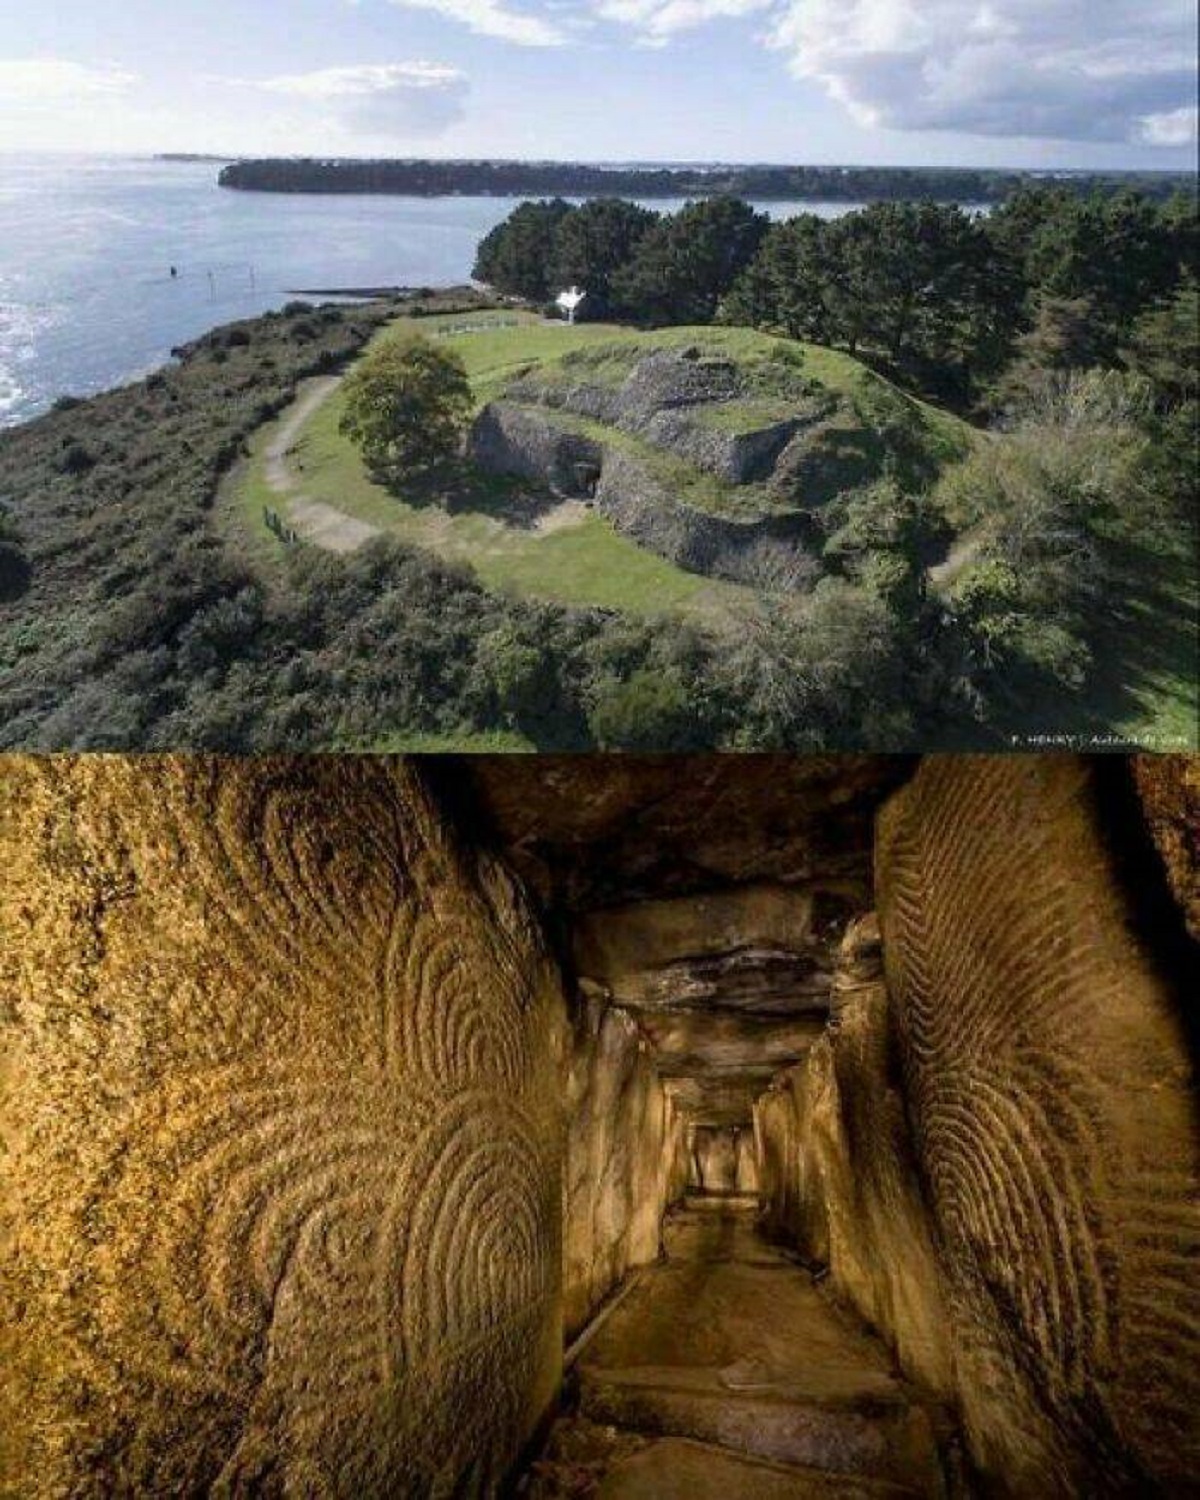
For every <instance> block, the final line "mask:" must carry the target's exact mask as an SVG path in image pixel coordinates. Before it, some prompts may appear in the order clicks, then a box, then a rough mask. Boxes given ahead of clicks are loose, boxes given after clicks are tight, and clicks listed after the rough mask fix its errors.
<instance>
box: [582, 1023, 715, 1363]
mask: <svg viewBox="0 0 1200 1500" xmlns="http://www.w3.org/2000/svg"><path fill="white" fill-rule="evenodd" d="M567 1108H568V1134H567V1168H566V1171H567V1180H566V1202H565V1204H564V1210H565V1224H564V1250H565V1256H564V1259H565V1272H564V1277H565V1284H564V1289H563V1300H564V1308H565V1322H566V1334H567V1337H568V1338H572V1337H574V1335H575V1334H576V1333H578V1332H579V1330H580V1329H581V1328H582V1327H583V1325H584V1324H585V1323H586V1322H587V1320H588V1318H589V1317H590V1316H591V1314H592V1313H594V1312H595V1310H596V1308H597V1307H598V1306H599V1304H600V1303H601V1302H602V1301H603V1300H604V1298H605V1297H606V1296H607V1295H608V1293H609V1292H611V1291H612V1290H613V1288H614V1287H615V1286H616V1285H617V1283H618V1282H619V1281H620V1280H621V1278H622V1277H623V1276H624V1275H625V1274H626V1272H627V1271H630V1270H632V1269H634V1268H635V1267H637V1266H644V1265H646V1264H648V1263H649V1262H650V1261H653V1260H655V1259H656V1258H657V1257H658V1254H659V1249H660V1241H661V1226H662V1218H663V1214H664V1212H665V1211H666V1209H667V1208H668V1206H669V1205H670V1204H671V1203H673V1202H674V1201H675V1200H676V1199H677V1198H679V1197H680V1196H681V1195H682V1193H683V1190H684V1181H685V1175H686V1171H687V1163H686V1157H685V1149H684V1135H683V1117H682V1115H681V1114H680V1112H679V1111H678V1109H677V1108H676V1107H675V1103H674V1101H673V1100H672V1099H671V1098H670V1097H669V1096H668V1094H667V1093H666V1091H665V1090H664V1088H663V1086H662V1083H661V1081H660V1079H659V1075H658V1068H657V1065H656V1061H655V1056H654V1052H653V1049H652V1048H651V1047H650V1046H649V1044H648V1043H647V1041H646V1038H645V1037H644V1036H643V1035H642V1034H641V1032H640V1030H639V1028H638V1025H637V1022H636V1021H635V1020H634V1018H633V1017H632V1016H631V1015H630V1014H629V1013H628V1012H627V1011H624V1010H622V1009H621V1008H620V1007H619V1006H610V1005H606V1004H605V1003H604V1002H602V1001H598V1000H595V999H593V1000H590V1001H581V1003H580V1014H579V1016H578V1019H577V1023H576V1026H575V1030H574V1039H573V1047H572V1052H571V1062H570V1072H569V1077H568V1083H567Z"/></svg>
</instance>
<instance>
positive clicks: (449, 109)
mask: <svg viewBox="0 0 1200 1500" xmlns="http://www.w3.org/2000/svg"><path fill="white" fill-rule="evenodd" d="M217 81H220V82H224V83H229V84H235V85H239V86H241V87H245V88H255V89H260V90H262V91H263V92H264V93H268V94H281V95H286V96H288V97H290V98H293V99H297V100H300V101H303V102H307V103H309V104H312V105H320V106H323V107H324V108H325V109H326V110H328V111H329V112H330V113H331V114H333V115H334V117H335V118H336V119H337V120H338V121H339V122H340V123H341V124H343V125H344V126H346V127H347V128H348V129H350V130H351V131H352V132H354V133H356V134H360V135H362V134H365V135H377V136H414V135H436V134H438V133H440V132H441V131H443V130H445V129H447V128H448V127H449V126H450V125H453V124H455V123H457V121H459V120H460V119H462V117H463V114H464V112H465V105H466V98H467V92H468V83H467V76H466V74H465V73H463V72H462V71H461V70H460V69H458V68H452V67H448V66H447V65H446V64H444V63H431V62H408V63H365V64H362V65H360V66H352V67H344V68H321V69H318V70H317V71H316V72H312V73H283V74H278V75H276V76H275V77H273V78H258V79H249V78H227V79H222V80H217Z"/></svg>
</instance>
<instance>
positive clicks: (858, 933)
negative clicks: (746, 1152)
mask: <svg viewBox="0 0 1200 1500" xmlns="http://www.w3.org/2000/svg"><path fill="white" fill-rule="evenodd" d="M833 990H834V995H835V997H836V1000H837V1005H838V1010H837V1020H836V1023H835V1025H834V1027H833V1028H832V1029H831V1030H830V1031H829V1032H827V1033H826V1035H825V1036H824V1037H822V1038H821V1040H820V1041H818V1042H817V1043H816V1044H815V1045H814V1046H813V1048H812V1050H811V1051H810V1052H809V1054H808V1056H807V1057H806V1058H805V1059H804V1060H803V1061H802V1062H800V1063H799V1064H797V1065H796V1066H795V1067H793V1068H790V1069H789V1070H788V1071H787V1072H786V1073H783V1074H781V1075H780V1076H779V1077H778V1078H777V1079H776V1080H775V1082H774V1084H773V1085H772V1087H771V1088H770V1089H769V1090H768V1091H767V1092H766V1093H765V1094H763V1095H762V1097H761V1098H760V1099H759V1100H758V1102H757V1104H756V1106H755V1111H754V1124H755V1135H756V1139H757V1144H758V1152H759V1173H760V1188H761V1191H762V1196H763V1207H764V1212H765V1218H766V1224H767V1227H768V1228H769V1229H770V1230H771V1232H772V1233H773V1234H774V1235H776V1236H778V1237H780V1238H782V1239H784V1240H786V1241H788V1242H790V1243H791V1244H794V1245H796V1246H797V1248H798V1249H800V1251H801V1252H802V1253H803V1254H804V1255H805V1256H806V1257H807V1258H808V1259H810V1260H813V1261H817V1262H820V1263H823V1264H825V1265H827V1266H828V1267H829V1271H830V1279H831V1281H832V1283H833V1286H834V1287H835V1289H836V1291H837V1292H838V1294H839V1295H840V1296H842V1297H844V1298H845V1299H847V1300H848V1301H849V1302H851V1303H852V1304H853V1305H854V1307H855V1308H856V1309H857V1310H858V1312H860V1313H861V1314H862V1316H863V1317H864V1318H866V1320H867V1321H868V1322H869V1323H870V1324H872V1325H873V1326H874V1327H875V1328H877V1329H880V1330H881V1331H883V1332H884V1333H885V1334H886V1335H887V1338H888V1341H889V1342H890V1343H891V1345H892V1348H893V1350H894V1351H895V1354H896V1358H897V1359H898V1361H899V1363H900V1366H901V1368H902V1369H903V1370H904V1372H905V1373H906V1374H907V1375H909V1376H911V1377H912V1378H913V1379H915V1380H918V1381H920V1382H921V1384H922V1385H923V1386H924V1387H925V1388H926V1389H927V1390H929V1391H931V1392H933V1393H934V1394H936V1395H939V1396H943V1395H945V1394H946V1393H947V1392H948V1391H949V1389H950V1384H951V1373H950V1365H951V1350H950V1342H949V1334H948V1329H947V1326H946V1309H945V1306H944V1303H943V1301H942V1297H941V1291H940V1271H939V1268H938V1265H937V1260H936V1254H935V1249H934V1244H933V1234H932V1226H931V1225H930V1223H929V1218H928V1215H927V1213H926V1211H925V1208H924V1205H923V1201H922V1196H921V1189H920V1184H919V1182H918V1179H917V1174H916V1171H915V1165H914V1162H913V1155H912V1146H911V1142H910V1138H909V1132H908V1126H907V1123H906V1120H905V1110H904V1099H903V1095H902V1093H901V1091H900V1089H899V1087H898V1086H897V1078H896V1072H897V1070H896V1066H895V1056H894V1051H893V1048H892V1044H891V1037H890V1029H889V1023H888V1001H887V992H886V989H885V987H884V984H883V972H882V962H881V958H880V953H879V931H878V923H877V921H876V918H875V917H874V915H870V916H866V917H863V918H860V919H859V920H857V921H855V922H853V923H851V924H850V927H849V928H848V930H847V932H846V935H845V938H844V940H843V943H842V947H841V951H840V952H839V955H838V962H837V966H836V970H835V973H834V979H833Z"/></svg>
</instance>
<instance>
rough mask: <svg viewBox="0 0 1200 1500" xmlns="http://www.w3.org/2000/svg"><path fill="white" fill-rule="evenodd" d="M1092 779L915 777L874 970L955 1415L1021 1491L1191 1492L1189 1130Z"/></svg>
mask: <svg viewBox="0 0 1200 1500" xmlns="http://www.w3.org/2000/svg"><path fill="white" fill-rule="evenodd" d="M1094 777H1095V772H1094V770H1092V769H1090V768H1089V767H1088V766H1087V765H1086V764H1085V763H1083V762H1079V761H1075V760H1070V759H1057V758H1053V757H1048V756H1044V757H1029V758H1024V757H1014V758H1001V757H996V758H966V757H958V756H954V757H945V758H935V759H932V760H927V761H926V762H924V763H923V764H922V766H921V768H920V770H919V771H918V773H917V775H916V777H915V778H914V780H913V781H912V782H911V783H910V784H909V785H908V786H906V787H905V788H904V789H903V790H902V791H900V792H899V793H897V794H896V796H895V797H894V798H893V799H892V800H891V802H889V803H888V804H887V806H886V807H885V808H884V810H883V812H882V814H881V818H880V834H879V840H878V861H877V875H878V884H879V902H880V905H879V911H880V917H881V923H882V934H883V952H884V958H885V964H886V973H887V981H888V987H889V990H890V994H891V1004H892V1016H893V1023H894V1025H895V1027H896V1030H897V1035H898V1040H899V1046H900V1053H901V1058H902V1065H903V1076H904V1086H905V1094H906V1101H907V1107H908V1114H909V1119H910V1122H911V1126H912V1134H913V1140H914V1145H915V1149H916V1153H917V1157H918V1160H919V1164H920V1168H921V1173H922V1177H923V1180H924V1183H925V1189H926V1195H927V1199H928V1202H929V1205H930V1209H931V1213H932V1217H933V1221H934V1226H935V1231H936V1235H937V1239H938V1243H939V1246H940V1251H939V1261H940V1268H941V1271H942V1276H943V1281H944V1285H945V1289H946V1295H947V1299H948V1305H949V1310H950V1323H951V1330H952V1339H953V1345H954V1351H953V1352H954V1369H955V1380H956V1385H957V1395H958V1398H959V1401H960V1403H961V1407H962V1411H963V1415H964V1419H965V1423H966V1429H967V1435H968V1440H969V1442H970V1444H971V1447H972V1450H973V1452H974V1454H975V1457H976V1459H977V1461H978V1462H979V1464H980V1465H981V1467H982V1468H983V1469H984V1471H985V1472H986V1473H988V1474H989V1475H991V1476H993V1477H994V1478H997V1479H999V1480H1000V1481H1002V1484H1003V1486H1004V1487H1006V1488H1008V1489H1010V1490H1011V1491H1013V1492H1015V1493H1017V1494H1021V1495H1039V1496H1040V1495H1045V1494H1087V1495H1103V1494H1110V1493H1121V1494H1128V1493H1133V1492H1137V1493H1144V1492H1146V1491H1147V1490H1149V1489H1150V1488H1151V1486H1152V1485H1153V1484H1154V1483H1157V1484H1159V1485H1162V1486H1165V1487H1166V1488H1168V1489H1169V1490H1170V1489H1175V1490H1177V1491H1183V1490H1184V1489H1185V1488H1187V1487H1188V1486H1189V1485H1190V1483H1191V1481H1192V1480H1194V1477H1195V1475H1196V1474H1197V1473H1198V1472H1200V1430H1198V1419H1197V1413H1198V1412H1200V1347H1198V1345H1200V1282H1198V1280H1197V1276H1196V1259H1195V1255H1196V1248H1197V1244H1198V1242H1200V1216H1198V1214H1197V1210H1196V1188H1197V1175H1198V1174H1197V1119H1196V1112H1195V1095H1194V1093H1193V1091H1192V1079H1191V1076H1190V1066H1189V1058H1188V1053H1187V1048H1186V1045H1185V1041H1184V1038H1183V1035H1182V1032H1181V1027H1180V1020H1179V1017H1178V1015H1177V1014H1176V1013H1175V1011H1174V1009H1173V1005H1172V998H1171V996H1170V995H1169V994H1168V992H1167V990H1166V988H1165V987H1164V985H1163V983H1162V981H1161V980H1160V979H1159V978H1158V976H1157V974H1156V972H1155V971H1154V970H1153V969H1152V968H1151V966H1150V964H1149V963H1148V961H1147V955H1146V954H1144V953H1143V952H1142V951H1141V950H1140V948H1139V947H1138V945H1137V942H1136V940H1135V938H1134V937H1133V935H1132V932H1131V929H1130V927H1129V925H1128V920H1127V919H1128V911H1127V908H1126V904H1125V900H1126V898H1125V896H1124V894H1123V892H1122V889H1121V887H1120V885H1119V883H1118V881H1117V879H1116V876H1115V872H1114V868H1113V865H1112V862H1111V861H1112V854H1111V852H1110V850H1109V848H1108V846H1107V845H1106V843H1105V842H1104V840H1103V839H1102V837H1101V821H1102V812H1103V808H1102V806H1101V804H1100V803H1099V800H1098V797H1097V793H1096V786H1095V784H1094Z"/></svg>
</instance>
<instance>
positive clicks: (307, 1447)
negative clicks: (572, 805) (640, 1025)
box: [0, 756, 565, 1497]
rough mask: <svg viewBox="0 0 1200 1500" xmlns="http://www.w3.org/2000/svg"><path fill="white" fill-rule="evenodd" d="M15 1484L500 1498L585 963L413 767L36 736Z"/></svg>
mask: <svg viewBox="0 0 1200 1500" xmlns="http://www.w3.org/2000/svg"><path fill="white" fill-rule="evenodd" d="M0 864H2V866H3V869H4V880H3V883H2V888H0V929H2V930H3V934H4V940H3V943H0V993H2V994H3V998H4V1009H3V1012H2V1015H0V1021H2V1025H3V1033H4V1036H3V1048H2V1055H3V1069H2V1073H0V1084H2V1095H0V1138H2V1139H3V1141H4V1155H3V1184H2V1192H0V1247H2V1256H0V1281H2V1296H0V1301H2V1303H3V1306H4V1319H3V1323H2V1324H0V1368H2V1369H3V1378H2V1379H0V1432H2V1433H3V1438H2V1439H0V1462H2V1466H3V1468H4V1469H5V1470H6V1471H7V1472H6V1473H4V1474H3V1476H0V1480H2V1482H0V1488H3V1489H4V1490H5V1493H13V1494H21V1495H22V1496H29V1497H35V1496H37V1497H40V1496H46V1497H49V1496H64V1495H99V1494H119V1493H121V1494H147V1495H150V1494H155V1495H168V1494H171V1495H184V1494H209V1493H211V1494H227V1495H245V1494H273V1495H283V1494H289V1495H301V1494H303V1495H329V1496H347V1497H349V1496H379V1495H418V1494H419V1495H431V1496H432V1495H449V1494H455V1495H459V1494H461V1495H477V1494H490V1493H492V1492H494V1491H495V1489H496V1488H497V1486H498V1485H499V1484H500V1482H501V1480H502V1478H503V1476H504V1474H505V1472H506V1471H507V1469H508V1468H509V1467H510V1466H511V1464H512V1463H513V1461H514V1459H515V1458H516V1457H517V1454H518V1451H519V1449H520V1448H521V1446H522V1444H523V1443H524V1442H525V1441H526V1440H527V1439H528V1437H529V1436H530V1434H531V1432H532V1431H533V1430H534V1427H535V1425H536V1424H537V1422H538V1421H539V1419H540V1418H541V1416H542V1415H543V1413H544V1412H545V1410H546V1409H547V1407H548V1406H549V1405H550V1403H551V1402H552V1401H553V1399H554V1397H555V1394H556V1391H557V1387H558V1382H559V1372H560V1364H561V1306H562V1304H561V1279H562V1277H561V1260H562V1252H561V1215H562V1181H561V1118H562V1115H561V1109H562V1100H561V1093H560V1079H561V1072H560V1070H561V1066H562V1057H563V1042H564V1029H565V1027H564V1011H563V1001H562V996H561V992H560V988H559V981H558V978H557V974H556V971H555V970H554V968H553V966H552V965H551V964H550V963H549V961H548V959H547V956H546V952H545V949H544V948H543V944H542V939H541V937H540V936H539V932H538V929H537V927H536V926H535V924H534V922H533V921H532V919H531V916H530V913H529V911H528V910H527V908H526V905H525V903H524V901H523V899H522V896H521V894H520V892H519V891H518V889H517V888H516V887H515V886H514V884H513V882H512V880H511V879H510V878H509V877H508V876H507V875H506V874H505V872H504V870H503V867H501V866H500V865H498V864H497V863H495V862H494V861H492V860H491V859H490V858H487V857H482V856H480V855H478V854H475V853H469V852H465V851H464V850H462V849H461V848H460V847H459V846H458V844H457V843H456V841H455V840H454V839H453V838H452V837H451V836H450V835H449V833H448V831H447V826H446V824H445V822H444V821H443V818H442V816H441V814H440V812H439V810H438V807H437V806H436V804H435V803H434V802H433V801H432V800H431V799H430V797H429V796H428V794H427V792H426V790H425V789H424V787H423V785H422V783H421V782H420V780H419V779H418V777H417V775H416V774H415V773H414V772H413V771H411V770H410V769H407V768H406V767H405V766H404V765H403V764H401V763H398V762H392V763H387V762H381V761H374V760H368V759H361V760H350V759H343V758H341V757H327V758H314V759H311V760H286V761H274V760H265V759H258V760H241V761H237V760H226V761H221V760H212V759H206V758H202V757H196V758H187V757H184V758H177V759H175V758H165V759H154V758H143V759H136V758H135V759H112V758H107V757H103V756H93V757H84V758H82V759H76V760H45V761H33V760H17V759H8V760H6V761H5V762H4V766H3V782H2V783H0Z"/></svg>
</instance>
